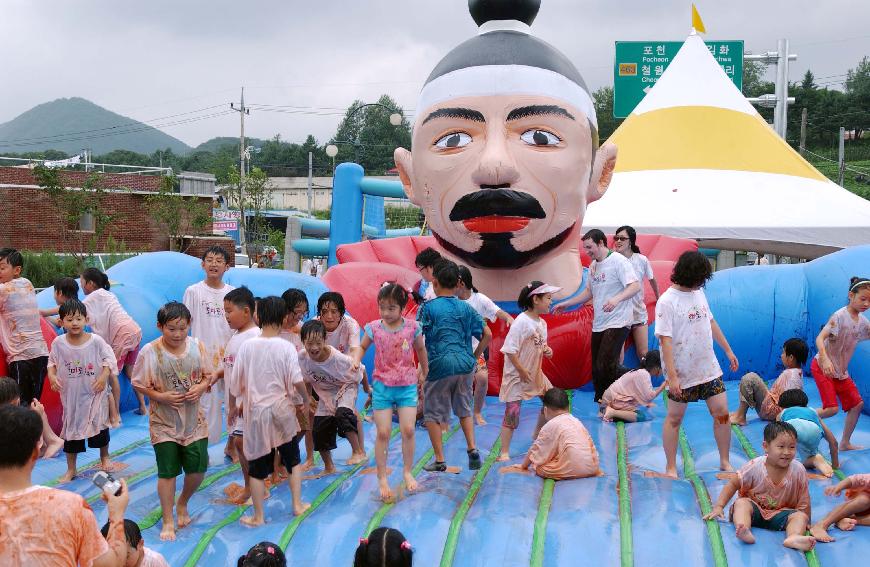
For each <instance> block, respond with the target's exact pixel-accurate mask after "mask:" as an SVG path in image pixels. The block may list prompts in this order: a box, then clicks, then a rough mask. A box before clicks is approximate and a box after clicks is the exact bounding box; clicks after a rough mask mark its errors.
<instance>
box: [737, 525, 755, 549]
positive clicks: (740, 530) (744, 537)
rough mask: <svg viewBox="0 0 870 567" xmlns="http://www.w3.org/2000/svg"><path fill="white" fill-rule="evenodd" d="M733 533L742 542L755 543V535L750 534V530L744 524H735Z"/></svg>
mask: <svg viewBox="0 0 870 567" xmlns="http://www.w3.org/2000/svg"><path fill="white" fill-rule="evenodd" d="M734 535H736V536H737V539H739V540H740V541H742V542H743V543H750V544H751V543H755V536H754V535H752V530H751V529H750V528H749V526H744V525H743V524H737V525H735V526H734Z"/></svg>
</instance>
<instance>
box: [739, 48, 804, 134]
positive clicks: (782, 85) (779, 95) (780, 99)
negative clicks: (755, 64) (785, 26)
mask: <svg viewBox="0 0 870 567" xmlns="http://www.w3.org/2000/svg"><path fill="white" fill-rule="evenodd" d="M795 59H797V55H795V54H793V53H789V52H788V40H787V39H780V40H779V41H777V50H776V51H767V52H765V53H760V54H757V55H754V54H751V53H747V54H745V55H744V56H743V60H744V61H761V62H763V63H765V64H766V65H773V64H776V83H775V84H774V92H775V94H774V95H769V94H766V95H761V96H759V97H756V98H747V99H746V100H748V101H749V102H751V103H754V104H759V105H761V106H764V107H768V108H770V107H771V106H772V107H773V130H774V131H775V132H776V133H777V134H779V136H780V137H781V138H782V139H783V140H785V139H786V130H787V126H788V105H789V104H794V100H795V99H794V97H790V96H788V62H789V61H794V60H795Z"/></svg>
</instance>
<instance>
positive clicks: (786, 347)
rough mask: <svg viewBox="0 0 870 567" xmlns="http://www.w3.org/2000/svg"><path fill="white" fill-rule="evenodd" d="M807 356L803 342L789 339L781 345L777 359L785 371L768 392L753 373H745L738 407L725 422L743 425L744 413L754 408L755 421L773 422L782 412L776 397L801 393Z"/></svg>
mask: <svg viewBox="0 0 870 567" xmlns="http://www.w3.org/2000/svg"><path fill="white" fill-rule="evenodd" d="M808 356H809V348H808V347H807V343H805V342H804V341H803V339H799V338H791V339H789V340H787V341H785V343H784V344H783V345H782V353H781V354H780V355H779V358H780V360H781V361H782V364H783V366H785V370H783V371H782V373H780V375H779V377H778V378H777V379H776V380H775V381H774V382H773V384H771V386H770V388H768V387H767V384H765V383H764V380H763V379H762V378H761V376H759V375H758V374H756V373H755V372H748V373H746V374H744V375H743V378H741V379H740V388H739V390H740V405H739V406H738V407H737V410H736V411H734V412H732V413H731V415H730V416H729V420H730V421H731V423H732V424H734V425H746V412H747V411H749V408H755V413H757V414H758V418H759V419H763V420H764V421H775V420H776V416H777V415H779V412H781V411H782V410H783V407H782V404H780V403H779V397H780V396H781V395H782V393H783V392H785V391H786V390H791V389H795V388H796V389H799V390H801V389H803V387H804V377H803V369H802V368H803V365H804V364H805V363H806V361H807V357H808Z"/></svg>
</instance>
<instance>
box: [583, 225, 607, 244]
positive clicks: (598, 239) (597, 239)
mask: <svg viewBox="0 0 870 567" xmlns="http://www.w3.org/2000/svg"><path fill="white" fill-rule="evenodd" d="M580 240H581V241H583V240H591V241H592V242H594V243H595V244H607V236H605V235H604V233H603V232H601V231H600V230H599V229H597V228H593V229H592V230H590V231H588V232H587V233H586V234H584V235H583V238H581V239H580Z"/></svg>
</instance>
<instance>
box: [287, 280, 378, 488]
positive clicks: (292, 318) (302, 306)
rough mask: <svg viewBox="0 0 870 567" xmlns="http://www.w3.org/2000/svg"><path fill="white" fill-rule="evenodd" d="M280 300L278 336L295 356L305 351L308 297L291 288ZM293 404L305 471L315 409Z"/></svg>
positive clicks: (309, 464)
mask: <svg viewBox="0 0 870 567" xmlns="http://www.w3.org/2000/svg"><path fill="white" fill-rule="evenodd" d="M281 299H283V300H284V305H286V306H287V317H286V318H285V319H284V325H283V326H282V327H281V332H280V333H279V334H278V336H279V337H281V338H282V339H284V340H285V341H289V342H290V344H292V345H293V346H294V347H296V353H297V354H298V353H301V352H302V351H303V350H305V346H304V345H303V344H302V321H303V320H304V319H305V318H306V317H307V315H308V296H307V295H305V292H304V291H302V290H301V289H297V288H293V287H291V288H289V289H287V290H285V291H284V293H282V294H281ZM306 388H307V389H308V398H309V399H310V400H311V401H312V403H313V402H316V401H317V400H314V398H313V397H312V396H311V388H310V387H308V386H306ZM293 403H294V404H297V406H296V407H297V408H298V410H297V412H296V419H297V420H299V427H300V428H302V431H304V432H305V462H304V463H302V470H305V471H307V470H309V469H311V467H313V466H314V435H313V434H312V433H311V423H312V422H313V421H314V411H315V408H314V407H311V406H310V405H309V406H308V407H302V406H299V405H298V404H301V403H302V398H299V397H298V396H295V397H294V399H293ZM360 431H362V428H361V427H360Z"/></svg>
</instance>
